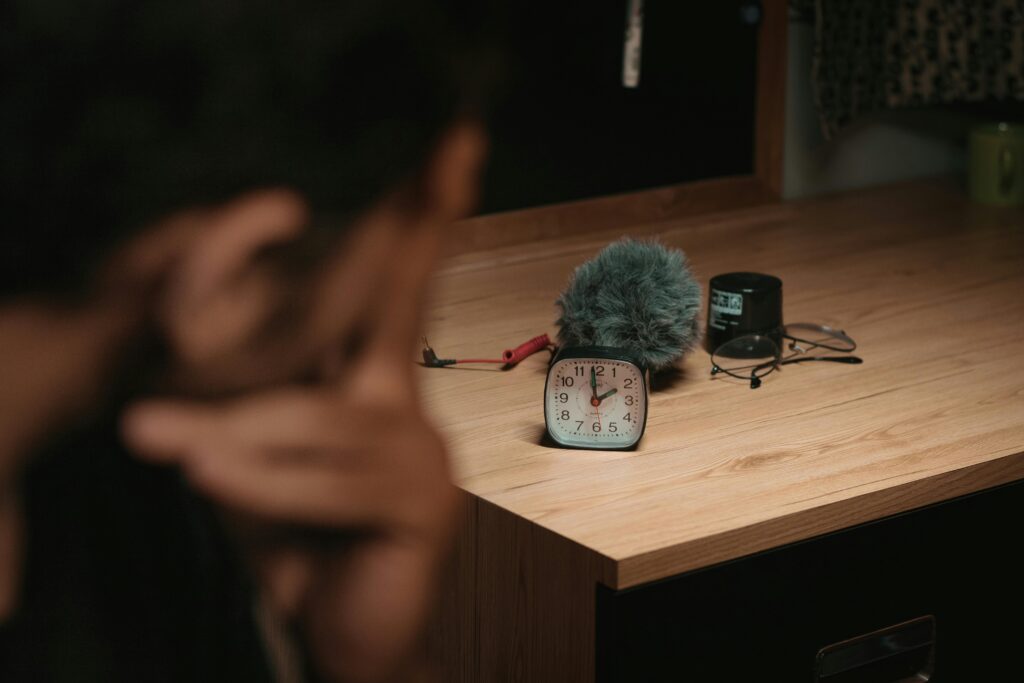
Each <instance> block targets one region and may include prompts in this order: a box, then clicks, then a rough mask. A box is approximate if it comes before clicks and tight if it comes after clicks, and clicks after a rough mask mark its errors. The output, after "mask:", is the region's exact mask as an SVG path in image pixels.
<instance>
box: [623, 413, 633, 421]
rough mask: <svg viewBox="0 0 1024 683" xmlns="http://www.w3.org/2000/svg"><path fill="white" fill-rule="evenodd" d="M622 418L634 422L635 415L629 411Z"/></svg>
mask: <svg viewBox="0 0 1024 683" xmlns="http://www.w3.org/2000/svg"><path fill="white" fill-rule="evenodd" d="M622 419H623V420H625V421H626V422H632V421H633V417H632V416H631V415H630V414H629V413H626V416H625V417H624V418H622Z"/></svg>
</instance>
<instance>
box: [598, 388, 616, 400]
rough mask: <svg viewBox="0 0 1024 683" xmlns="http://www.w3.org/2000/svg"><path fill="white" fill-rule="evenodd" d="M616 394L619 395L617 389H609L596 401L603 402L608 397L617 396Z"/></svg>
mask: <svg viewBox="0 0 1024 683" xmlns="http://www.w3.org/2000/svg"><path fill="white" fill-rule="evenodd" d="M617 393H619V390H618V389H609V390H608V391H606V392H604V393H603V394H601V395H600V396H598V397H597V400H598V401H603V400H605V399H606V398H608V397H609V396H612V395H614V394H617Z"/></svg>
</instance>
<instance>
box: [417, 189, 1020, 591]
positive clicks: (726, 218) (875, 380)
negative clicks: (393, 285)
mask: <svg viewBox="0 0 1024 683" xmlns="http://www.w3.org/2000/svg"><path fill="white" fill-rule="evenodd" d="M625 234H629V235H634V236H654V235H656V236H658V237H659V238H660V239H661V240H663V242H664V243H666V244H668V245H671V246H675V247H679V248H682V249H683V250H684V251H685V252H686V254H687V255H688V257H689V258H690V260H691V263H692V266H693V268H694V269H695V272H696V273H697V274H698V276H699V279H700V281H701V283H702V285H703V286H704V287H705V290H706V287H707V281H708V279H709V278H710V277H711V276H712V275H715V274H718V273H724V272H728V271H735V270H753V271H761V272H767V273H772V274H774V275H778V276H779V277H781V278H782V280H783V282H784V302H785V303H784V306H785V318H786V320H787V321H790V322H797V321H807V322H820V323H826V324H829V325H833V326H837V327H841V328H843V329H845V330H846V331H847V332H848V333H849V334H850V335H851V336H853V337H854V338H855V339H856V340H857V342H858V343H859V348H858V351H857V353H858V355H860V356H862V357H863V358H864V361H865V362H864V364H863V365H859V366H856V365H854V366H845V365H839V364H826V363H821V364H807V365H801V366H791V367H787V368H785V369H784V370H782V371H781V372H776V373H774V374H773V375H771V376H770V377H769V378H767V379H766V381H765V383H764V386H762V387H761V388H760V389H757V390H754V391H752V390H751V389H749V388H748V387H747V386H746V385H745V384H744V383H741V382H738V381H733V380H730V379H728V378H726V379H723V380H719V379H716V380H712V379H711V378H710V376H709V372H708V371H709V357H708V354H707V353H706V352H704V351H697V352H695V353H693V354H691V355H690V356H689V357H688V358H687V359H686V360H685V362H684V363H683V364H682V365H681V371H680V373H679V374H678V376H676V377H674V378H671V379H670V380H666V381H664V382H661V383H660V385H661V386H658V384H659V383H655V390H654V391H653V392H652V395H651V404H650V411H649V418H648V426H647V432H646V435H645V436H644V439H643V441H642V442H641V444H640V447H639V449H638V450H637V451H635V452H588V451H574V450H562V449H557V448H552V447H548V446H546V445H542V442H541V436H542V433H543V430H544V418H543V411H542V406H543V404H542V394H543V387H544V376H545V371H546V362H547V354H539V355H537V356H535V357H533V358H531V359H529V360H528V361H527V362H525V363H523V364H522V365H521V366H519V367H518V368H516V369H514V370H512V371H509V372H502V371H498V370H490V369H487V368H484V367H474V368H468V369H461V368H460V369H455V368H450V369H422V370H421V371H420V373H421V378H422V380H423V390H424V395H425V398H426V401H427V404H428V406H429V409H430V410H431V412H432V413H433V414H434V415H435V417H436V420H437V422H438V424H439V426H440V427H441V428H442V429H443V431H444V432H445V433H446V434H447V435H448V437H449V441H450V445H451V448H452V452H453V457H454V463H455V471H456V478H457V481H458V483H459V485H460V486H461V487H462V488H463V489H464V490H465V491H467V492H469V493H471V494H473V495H474V496H477V497H479V498H480V499H481V500H483V501H487V502H489V503H492V504H494V505H496V506H498V507H499V508H502V509H504V510H507V511H509V512H511V513H513V514H514V515H516V516H518V517H519V518H522V519H524V520H528V522H530V523H532V524H536V525H539V526H541V527H544V528H546V529H548V530H550V531H553V532H555V533H556V534H558V535H560V536H562V537H564V538H566V539H570V540H571V541H574V542H575V543H576V544H578V546H579V548H582V549H583V552H585V553H587V554H588V555H590V556H592V557H591V559H592V560H593V561H594V562H596V563H597V566H598V570H597V578H598V580H600V581H602V582H604V583H606V584H608V585H609V586H612V587H614V588H624V587H628V586H633V585H637V584H640V583H644V582H647V581H650V580H653V579H658V578H662V577H666V576H670V575H673V574H678V573H680V572H683V571H686V570H691V569H695V568H699V567H702V566H706V565H709V564H712V563H717V562H721V561H724V560H729V559H733V558H737V557H741V556H744V555H747V554H750V553H753V552H757V551H760V550H764V549H767V548H771V547H774V546H777V545H780V544H782V543H788V542H793V541H798V540H801V539H806V538H809V537H812V536H816V535H819V534H822V533H826V532H829V531H833V530H836V529H840V528H844V527H849V526H851V525H854V524H858V523H862V522H866V521H870V520H874V519H878V518H880V517H883V516H886V515H891V514H894V513H897V512H901V511H904V510H908V509H911V508H915V507H920V506H922V505H926V504H929V503H933V502H937V501H941V500H944V499H948V498H951V497H954V496H958V495H962V494H965V493H969V492H972V491H975V490H979V489H982V488H985V487H989V486H993V485H996V484H1000V483H1003V482H1008V481H1012V480H1015V479H1020V478H1022V477H1024V211H1020V210H1012V209H1010V210H1007V209H1001V210H1000V209H990V208H985V207H980V206H974V205H971V204H969V203H968V202H967V201H966V199H965V198H964V196H963V192H962V191H961V190H960V189H959V187H958V186H957V185H955V184H953V183H952V182H947V181H927V182H916V183H910V184H901V185H895V186H887V187H884V188H881V189H872V190H866V191H858V192H854V193H849V194H842V195H837V196H830V197H826V198H821V199H815V200H809V201H801V202H793V203H781V204H773V205H769V206H766V207H759V208H753V209H743V210H740V211H735V212H727V213H718V214H712V215H705V216H701V217H697V218H690V219H684V220H675V221H667V222H663V223H658V224H648V225H623V226H622V227H621V230H616V231H613V232H609V233H601V234H598V235H588V236H585V237H566V238H560V239H554V240H551V241H546V242H534V243H532V244H529V245H525V246H521V247H509V248H502V249H496V250H492V251H487V252H477V253H472V254H464V255H461V256H458V257H454V258H452V259H450V260H449V261H447V262H446V264H445V266H444V268H443V269H442V271H441V272H440V273H439V274H438V275H437V278H436V288H435V292H434V302H435V303H434V305H433V307H432V313H431V318H430V322H429V336H430V341H431V344H432V345H433V346H434V348H435V349H437V350H438V353H439V354H440V355H442V356H444V357H459V356H462V357H467V356H475V357H480V356H481V355H486V354H491V355H493V354H495V353H496V352H500V351H501V350H502V349H504V348H507V347H510V346H513V345H515V344H518V343H520V342H522V341H525V340H526V339H528V338H529V337H532V336H534V335H536V334H539V333H541V332H548V333H550V334H552V337H553V336H554V332H555V327H554V323H553V321H554V319H555V316H556V313H555V308H554V300H555V297H556V296H557V294H558V292H559V291H560V290H561V288H562V287H563V286H564V285H565V283H566V281H567V279H568V277H569V276H570V274H571V273H572V270H573V268H574V267H575V266H577V265H578V264H580V263H582V262H583V261H584V260H586V259H588V258H590V257H591V256H593V255H594V254H595V253H596V252H597V251H598V250H599V249H600V248H601V247H602V246H604V245H605V244H606V243H607V242H608V241H609V240H611V239H614V238H616V237H618V236H620V235H625ZM705 297H706V291H705ZM705 310H706V303H705ZM495 542H498V543H500V542H501V541H500V539H496V541H495Z"/></svg>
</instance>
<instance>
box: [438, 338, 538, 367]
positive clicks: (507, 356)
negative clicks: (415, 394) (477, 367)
mask: <svg viewBox="0 0 1024 683" xmlns="http://www.w3.org/2000/svg"><path fill="white" fill-rule="evenodd" d="M549 346H551V339H550V338H549V337H548V335H546V334H542V335H540V336H539V337H534V338H533V339H531V340H530V341H528V342H525V343H523V344H520V345H519V346H517V347H515V348H514V349H505V350H504V351H502V352H501V358H500V359H497V360H493V359H488V358H466V359H462V358H460V359H458V360H456V361H455V363H456V364H462V363H498V364H504V365H515V364H517V363H521V362H522V361H524V360H525V359H526V358H528V357H529V356H532V355H533V354H535V353H537V352H538V351H543V350H544V349H546V348H548V347H549Z"/></svg>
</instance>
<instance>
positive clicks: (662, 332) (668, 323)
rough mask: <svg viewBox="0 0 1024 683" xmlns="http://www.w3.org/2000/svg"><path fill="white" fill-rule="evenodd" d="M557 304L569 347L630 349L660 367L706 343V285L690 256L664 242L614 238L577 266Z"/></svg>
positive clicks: (561, 331)
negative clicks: (701, 315)
mask: <svg viewBox="0 0 1024 683" xmlns="http://www.w3.org/2000/svg"><path fill="white" fill-rule="evenodd" d="M556 303H557V305H558V306H559V308H561V311H562V313H561V316H559V318H558V320H557V322H556V324H557V325H558V327H559V331H558V341H559V343H560V345H561V346H563V347H565V346H611V347H615V348H620V349H625V350H627V351H628V352H630V353H631V354H632V355H633V356H635V357H636V358H637V359H638V360H639V361H640V362H641V364H642V365H643V366H644V367H646V368H648V369H650V370H652V371H656V370H661V369H664V368H667V367H669V366H670V365H672V364H673V363H675V362H676V361H677V360H679V359H680V358H682V357H683V355H684V354H686V353H687V352H688V351H690V350H692V349H693V348H694V347H696V346H697V344H698V343H699V342H700V326H699V325H698V321H697V315H698V312H699V310H700V304H701V288H700V284H698V283H697V280H696V279H695V278H694V277H693V274H692V273H691V272H690V267H689V264H688V262H687V260H686V255H685V254H684V253H683V252H682V251H680V250H679V249H669V248H667V247H665V246H663V245H662V244H659V243H658V242H653V241H637V240H633V239H629V238H624V239H621V240H619V241H617V242H613V243H612V244H610V245H608V246H607V247H605V248H604V249H603V250H601V252H600V253H598V255H597V256H595V257H594V258H593V259H591V260H590V261H587V262H586V263H584V264H583V265H581V266H579V267H578V268H577V269H576V271H575V272H574V273H573V275H572V277H571V278H570V280H569V284H568V286H567V287H566V288H565V291H563V292H562V294H561V295H560V296H559V297H558V299H557V301H556Z"/></svg>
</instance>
